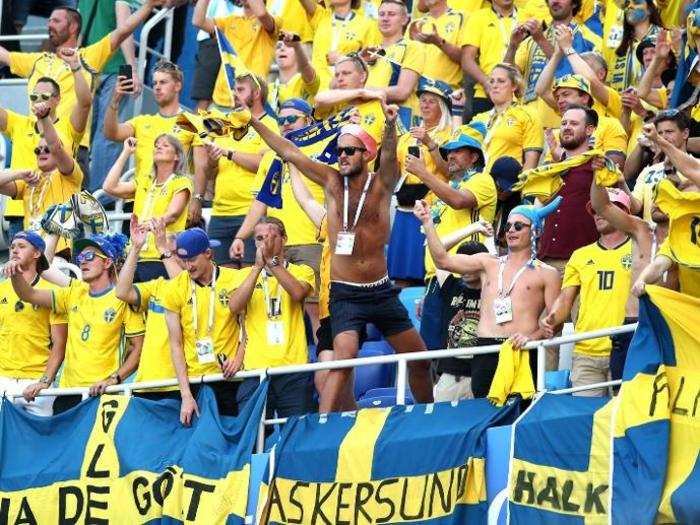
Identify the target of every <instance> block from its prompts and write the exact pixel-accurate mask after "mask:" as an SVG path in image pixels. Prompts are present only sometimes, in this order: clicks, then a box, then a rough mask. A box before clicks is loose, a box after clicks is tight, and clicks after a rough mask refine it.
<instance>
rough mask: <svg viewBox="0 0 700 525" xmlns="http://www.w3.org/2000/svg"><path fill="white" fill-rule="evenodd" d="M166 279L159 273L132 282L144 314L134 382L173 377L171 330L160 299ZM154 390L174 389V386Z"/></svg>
mask: <svg viewBox="0 0 700 525" xmlns="http://www.w3.org/2000/svg"><path fill="white" fill-rule="evenodd" d="M167 283H168V281H167V280H166V279H163V278H162V277H159V278H158V279H153V280H151V281H147V282H145V283H137V284H134V287H135V288H136V291H137V293H138V296H139V303H138V311H139V312H142V313H143V314H145V315H146V335H145V337H144V339H143V348H142V349H141V359H140V360H139V369H138V370H137V371H136V378H135V379H134V381H135V382H140V381H156V380H159V379H173V378H174V377H175V367H174V366H173V361H172V358H171V357H170V334H169V332H168V325H167V324H166V322H165V308H163V305H162V304H161V301H160V298H161V297H162V295H163V290H164V289H165V286H166V285H167ZM153 390H177V387H176V386H172V387H163V388H158V389H153Z"/></svg>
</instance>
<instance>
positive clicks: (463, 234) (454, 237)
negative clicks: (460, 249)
mask: <svg viewBox="0 0 700 525" xmlns="http://www.w3.org/2000/svg"><path fill="white" fill-rule="evenodd" d="M475 233H481V234H484V235H486V236H488V237H493V226H492V225H491V223H490V222H488V221H486V220H484V219H480V220H478V221H477V222H473V223H471V224H470V225H469V226H465V227H464V228H460V229H459V230H457V231H454V232H452V233H450V234H449V235H446V236H445V237H442V238H441V239H440V240H441V241H442V245H443V246H444V247H445V250H447V251H449V250H451V249H452V248H453V247H454V246H456V245H457V244H459V243H460V242H462V241H463V240H464V239H466V238H467V237H470V236H472V235H474V234H475Z"/></svg>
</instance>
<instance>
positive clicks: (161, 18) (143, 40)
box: [134, 7, 174, 115]
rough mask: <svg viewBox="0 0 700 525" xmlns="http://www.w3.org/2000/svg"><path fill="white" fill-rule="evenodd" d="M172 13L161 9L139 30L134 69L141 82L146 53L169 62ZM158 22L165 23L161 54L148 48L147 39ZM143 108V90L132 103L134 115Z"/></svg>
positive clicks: (143, 78) (170, 10) (143, 77)
mask: <svg viewBox="0 0 700 525" xmlns="http://www.w3.org/2000/svg"><path fill="white" fill-rule="evenodd" d="M173 12H174V8H173V7H170V8H168V9H161V10H160V11H157V12H156V13H155V14H154V15H153V16H152V17H151V18H149V19H148V21H146V23H144V24H143V27H142V28H141V35H140V38H139V41H138V46H139V54H138V59H137V62H136V68H137V69H138V74H139V78H140V79H141V81H142V82H144V81H145V78H146V63H147V58H148V53H150V54H152V55H155V56H157V57H160V58H164V59H166V60H170V51H171V50H172V44H173ZM160 22H164V23H165V34H164V36H163V52H162V53H161V52H160V51H157V50H155V49H152V48H150V47H148V37H149V35H150V34H151V31H152V30H153V28H154V27H155V26H156V25H158V24H159V23H160ZM142 107H143V90H142V91H141V93H140V94H139V96H138V97H136V100H135V101H134V115H140V114H141V108H142Z"/></svg>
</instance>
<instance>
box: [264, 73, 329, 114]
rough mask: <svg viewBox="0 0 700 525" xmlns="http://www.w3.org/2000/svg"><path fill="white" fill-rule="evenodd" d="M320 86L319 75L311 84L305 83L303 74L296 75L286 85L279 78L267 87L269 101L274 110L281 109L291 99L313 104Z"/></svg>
mask: <svg viewBox="0 0 700 525" xmlns="http://www.w3.org/2000/svg"><path fill="white" fill-rule="evenodd" d="M320 85H321V78H320V77H319V76H318V75H316V76H315V77H314V80H313V82H311V83H310V84H307V83H306V82H304V79H303V78H302V76H301V73H295V74H294V75H293V76H292V78H290V79H289V81H287V82H286V83H282V82H280V79H279V77H277V78H276V79H275V80H274V81H273V82H270V83H268V85H267V88H268V95H267V101H268V102H269V103H270V105H271V106H272V107H273V108H279V106H280V104H282V103H283V102H286V101H287V100H289V99H291V98H301V99H304V100H306V101H308V102H309V103H310V104H313V98H314V97H315V96H316V93H318V88H319V86H320Z"/></svg>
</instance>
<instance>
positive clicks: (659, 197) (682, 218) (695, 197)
mask: <svg viewBox="0 0 700 525" xmlns="http://www.w3.org/2000/svg"><path fill="white" fill-rule="evenodd" d="M654 200H655V202H656V204H657V206H658V207H659V209H660V210H661V211H662V212H664V213H665V214H666V215H668V219H669V225H668V239H667V242H668V245H669V247H670V248H671V254H672V255H673V257H674V259H675V260H676V262H678V264H682V265H683V266H688V267H690V268H700V193H698V192H695V191H685V192H683V191H680V190H679V189H678V188H676V187H675V186H674V185H673V184H672V183H671V181H669V180H666V179H663V180H661V181H660V182H659V184H658V185H657V186H656V198H655V199H654Z"/></svg>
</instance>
